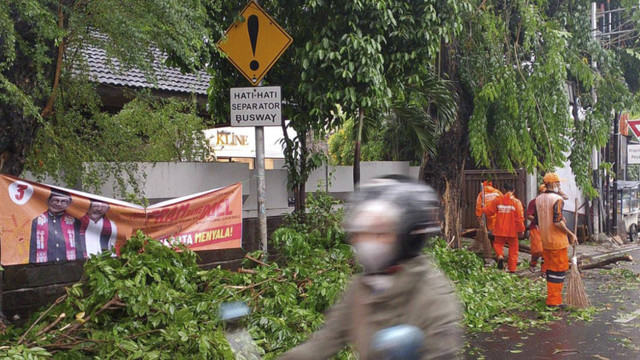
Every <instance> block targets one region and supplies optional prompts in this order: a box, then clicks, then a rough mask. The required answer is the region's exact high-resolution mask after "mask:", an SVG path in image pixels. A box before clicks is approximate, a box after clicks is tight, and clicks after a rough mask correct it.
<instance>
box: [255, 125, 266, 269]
mask: <svg viewBox="0 0 640 360" xmlns="http://www.w3.org/2000/svg"><path fill="white" fill-rule="evenodd" d="M256 171H257V172H258V179H257V188H258V192H257V194H258V208H257V210H258V224H259V228H260V249H261V250H262V251H263V252H264V260H265V261H267V259H268V258H269V249H268V245H267V205H266V195H265V192H266V190H265V189H266V185H265V177H264V126H256Z"/></svg>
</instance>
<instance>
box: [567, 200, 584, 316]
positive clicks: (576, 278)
mask: <svg viewBox="0 0 640 360" xmlns="http://www.w3.org/2000/svg"><path fill="white" fill-rule="evenodd" d="M573 231H574V234H575V233H576V232H577V231H578V199H576V211H575V220H574V226H573ZM576 247H577V245H573V254H572V255H571V270H569V283H568V284H567V305H569V306H572V307H575V308H578V309H584V308H586V307H589V299H588V298H587V293H586V292H585V291H584V285H583V284H582V279H581V278H580V271H579V270H578V258H577V257H576Z"/></svg>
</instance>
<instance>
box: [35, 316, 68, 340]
mask: <svg viewBox="0 0 640 360" xmlns="http://www.w3.org/2000/svg"><path fill="white" fill-rule="evenodd" d="M65 316H66V314H65V313H62V314H60V315H58V317H57V318H56V319H55V320H54V321H53V322H52V323H51V324H49V325H47V326H45V327H44V328H43V329H42V330H40V331H38V332H37V333H36V336H40V335H42V334H44V333H46V332H47V331H49V330H51V329H52V328H53V327H54V326H56V325H58V323H59V322H60V321H62V319H64V317H65Z"/></svg>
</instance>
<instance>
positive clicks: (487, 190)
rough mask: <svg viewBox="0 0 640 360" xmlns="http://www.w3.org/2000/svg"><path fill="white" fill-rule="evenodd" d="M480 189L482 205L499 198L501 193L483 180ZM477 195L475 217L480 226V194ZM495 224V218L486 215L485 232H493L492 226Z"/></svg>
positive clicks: (487, 181) (489, 182)
mask: <svg viewBox="0 0 640 360" xmlns="http://www.w3.org/2000/svg"><path fill="white" fill-rule="evenodd" d="M482 189H483V191H484V205H485V206H486V204H488V203H489V202H491V201H493V200H495V199H496V198H497V197H498V196H501V195H502V193H501V192H500V190H498V189H496V188H494V187H493V184H492V183H491V181H489V180H485V181H483V182H482ZM483 191H480V193H479V194H478V198H477V199H476V216H477V217H478V222H480V224H481V225H482V204H483V203H482V192H483ZM495 223H496V216H495V215H493V216H488V215H487V223H486V225H487V230H489V231H493V226H494V225H495Z"/></svg>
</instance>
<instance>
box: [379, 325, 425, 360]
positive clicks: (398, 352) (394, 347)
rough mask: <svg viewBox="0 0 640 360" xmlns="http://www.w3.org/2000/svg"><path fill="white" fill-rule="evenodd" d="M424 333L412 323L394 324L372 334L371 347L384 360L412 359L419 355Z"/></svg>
mask: <svg viewBox="0 0 640 360" xmlns="http://www.w3.org/2000/svg"><path fill="white" fill-rule="evenodd" d="M423 341H424V333H423V332H422V330H420V329H419V328H417V327H415V326H413V325H407V324H402V325H396V326H392V327H388V328H385V329H382V330H380V331H378V332H376V333H375V335H374V336H373V343H372V348H373V351H374V352H375V353H376V354H380V356H382V359H384V360H400V359H403V360H414V359H419V358H420V357H419V356H420V354H419V353H420V348H421V347H422V343H423Z"/></svg>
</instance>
